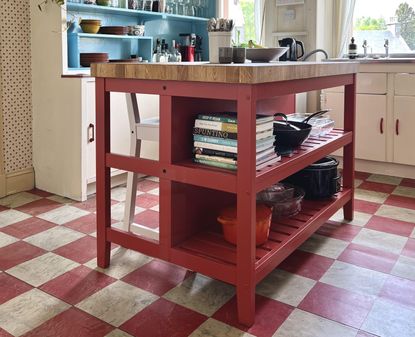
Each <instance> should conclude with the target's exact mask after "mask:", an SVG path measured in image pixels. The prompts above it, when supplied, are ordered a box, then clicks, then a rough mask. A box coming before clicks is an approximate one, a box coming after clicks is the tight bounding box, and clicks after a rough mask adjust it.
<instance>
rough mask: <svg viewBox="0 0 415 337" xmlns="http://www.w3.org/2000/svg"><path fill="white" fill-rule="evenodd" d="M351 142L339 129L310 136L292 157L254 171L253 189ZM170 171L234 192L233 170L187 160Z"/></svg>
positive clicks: (184, 179) (185, 179)
mask: <svg viewBox="0 0 415 337" xmlns="http://www.w3.org/2000/svg"><path fill="white" fill-rule="evenodd" d="M351 141H352V133H351V132H344V131H343V130H339V129H335V130H333V131H331V132H330V133H328V134H327V135H325V136H323V137H319V138H315V137H310V138H309V139H308V140H307V141H306V142H304V143H303V144H302V145H301V146H300V147H299V148H297V150H296V151H295V153H294V155H293V156H292V157H290V158H288V157H283V158H282V160H281V161H280V162H278V163H275V164H273V165H270V166H269V167H266V168H264V169H262V170H260V171H257V174H256V192H259V191H262V190H263V189H265V188H267V187H268V186H270V185H272V184H274V183H275V182H276V181H280V180H282V179H284V178H286V177H288V176H289V175H291V174H294V173H295V172H297V171H298V170H299V169H301V168H304V167H306V166H308V165H310V164H312V163H314V162H316V161H317V160H319V159H320V158H322V157H324V156H326V155H328V154H330V153H332V152H333V151H335V150H337V149H339V148H340V147H342V146H344V145H346V144H349V143H350V142H351ZM171 173H172V174H170V175H169V178H170V179H172V180H175V181H178V182H183V183H189V184H193V185H196V186H201V187H206V188H212V189H217V190H221V191H225V192H230V193H236V185H237V171H232V170H226V169H219V168H215V167H210V166H207V165H202V164H197V163H194V162H192V161H191V160H190V159H189V160H187V161H182V162H179V163H176V164H175V165H173V166H171Z"/></svg>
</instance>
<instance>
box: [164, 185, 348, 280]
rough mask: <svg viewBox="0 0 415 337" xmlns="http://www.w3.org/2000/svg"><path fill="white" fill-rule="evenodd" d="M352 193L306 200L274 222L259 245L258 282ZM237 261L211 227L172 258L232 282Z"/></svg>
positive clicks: (179, 247) (176, 249)
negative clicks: (298, 209) (286, 216)
mask: <svg viewBox="0 0 415 337" xmlns="http://www.w3.org/2000/svg"><path fill="white" fill-rule="evenodd" d="M351 196H352V193H351V189H343V191H341V192H339V193H338V194H337V195H336V196H334V197H332V198H330V199H327V200H318V201H317V200H305V201H304V202H303V206H302V210H301V212H300V213H298V214H297V215H295V216H293V217H290V218H283V219H280V220H279V221H277V222H274V223H272V225H271V230H270V234H269V238H268V241H267V242H266V243H265V244H263V245H261V246H258V247H256V251H255V260H256V262H255V277H256V283H258V282H260V281H261V280H262V279H263V278H264V277H265V276H266V275H267V274H268V273H269V272H270V271H272V270H273V269H274V268H275V267H276V266H277V265H278V264H280V263H281V262H282V261H283V260H284V259H285V258H286V257H287V256H288V255H290V254H291V253H292V252H293V251H294V250H295V249H296V248H297V247H298V246H299V245H301V243H303V242H304V241H305V240H306V239H307V238H309V237H310V235H311V234H312V233H314V232H315V231H316V230H317V229H318V228H319V227H320V226H321V225H323V224H324V223H325V222H326V221H327V220H328V219H329V218H330V217H331V216H332V215H333V214H334V213H335V212H336V211H337V210H338V209H339V208H340V207H342V206H344V205H345V204H346V203H347V202H348V201H350V200H351ZM202 261H203V263H202V264H201V263H200V262H202ZM236 261H237V256H236V246H234V245H232V244H230V243H228V242H226V241H225V240H224V238H223V235H222V234H221V233H220V232H216V231H211V230H206V231H202V232H199V233H197V234H195V235H193V236H191V237H189V238H188V239H186V240H185V241H183V242H181V243H180V244H178V245H176V246H175V247H173V248H172V249H171V262H173V263H176V264H178V265H182V266H183V267H186V268H188V269H191V270H198V271H199V272H202V273H204V274H206V275H208V276H211V277H214V278H217V279H220V280H222V281H224V282H228V283H230V284H236V275H237V274H236V267H237V266H236ZM201 268H202V269H203V270H201Z"/></svg>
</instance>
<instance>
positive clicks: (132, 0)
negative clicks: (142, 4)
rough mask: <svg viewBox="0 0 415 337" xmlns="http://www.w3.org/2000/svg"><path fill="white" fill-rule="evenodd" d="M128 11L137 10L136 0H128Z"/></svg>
mask: <svg viewBox="0 0 415 337" xmlns="http://www.w3.org/2000/svg"><path fill="white" fill-rule="evenodd" d="M128 9H138V0H128Z"/></svg>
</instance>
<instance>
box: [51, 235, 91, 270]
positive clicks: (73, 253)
mask: <svg viewBox="0 0 415 337" xmlns="http://www.w3.org/2000/svg"><path fill="white" fill-rule="evenodd" d="M53 252H54V253H55V254H58V255H60V256H63V257H66V258H67V259H70V260H73V261H76V262H78V263H86V262H88V261H89V260H91V259H93V258H94V257H96V256H97V240H96V239H95V238H94V237H92V236H85V237H83V238H81V239H79V240H76V241H73V242H71V243H68V244H67V245H65V246H62V247H59V248H58V249H55V250H54V251H53Z"/></svg>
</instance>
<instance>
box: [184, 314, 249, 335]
mask: <svg viewBox="0 0 415 337" xmlns="http://www.w3.org/2000/svg"><path fill="white" fill-rule="evenodd" d="M189 337H255V336H254V335H251V334H250V333H247V332H243V331H242V330H239V329H237V328H234V327H232V326H230V325H228V324H225V323H222V322H219V321H217V320H216V319H213V318H209V319H208V320H207V321H205V322H204V323H203V324H202V325H200V326H199V328H197V329H196V330H195V331H193V332H192V334H190V335H189Z"/></svg>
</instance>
